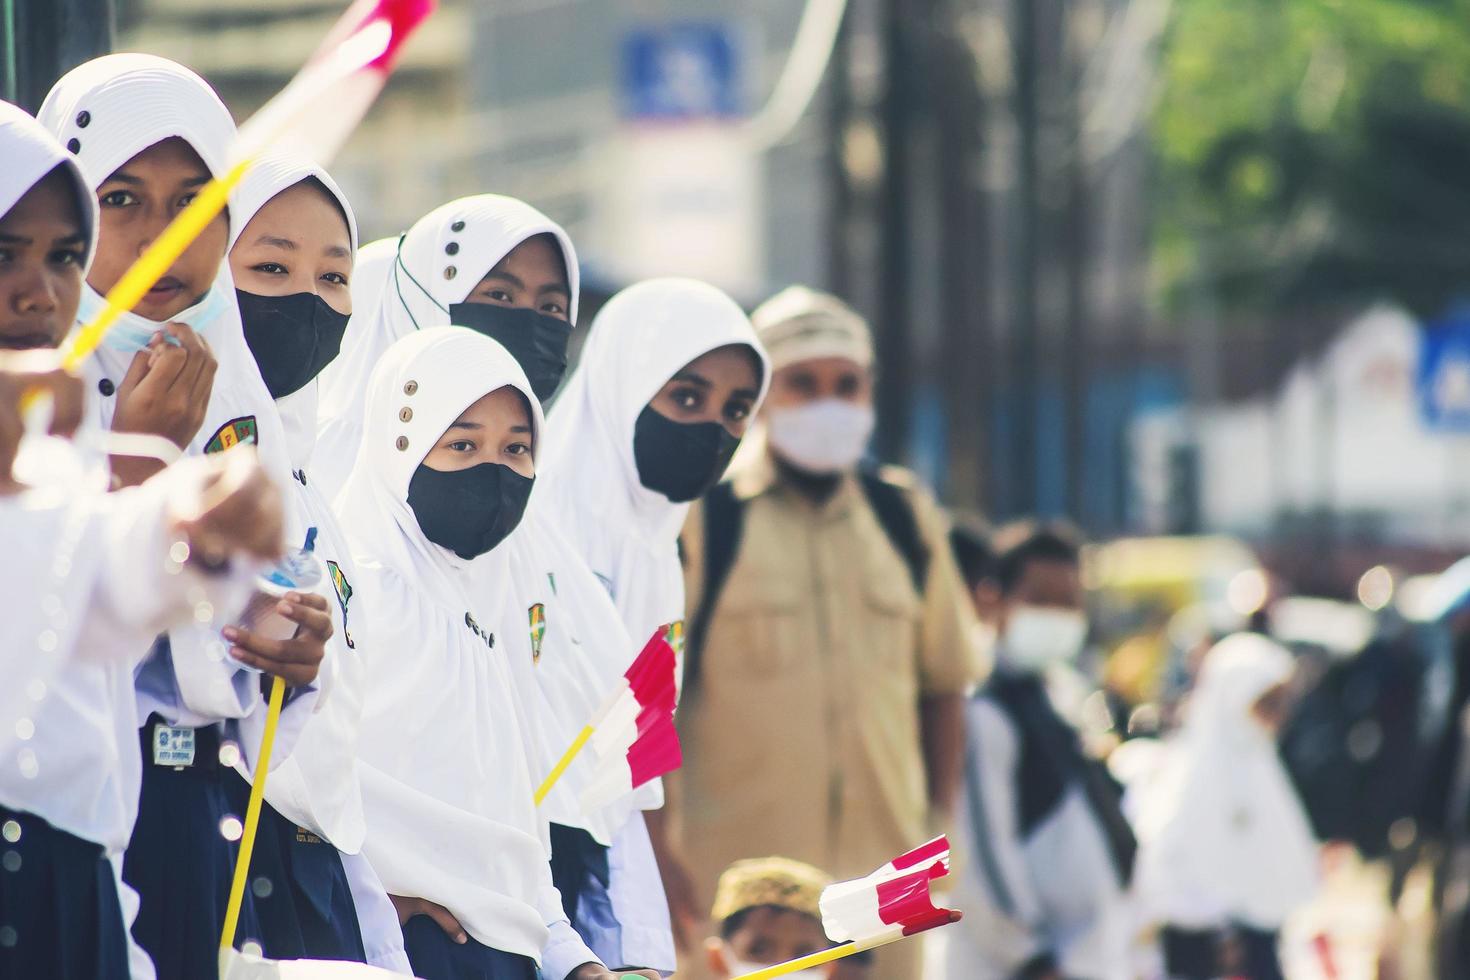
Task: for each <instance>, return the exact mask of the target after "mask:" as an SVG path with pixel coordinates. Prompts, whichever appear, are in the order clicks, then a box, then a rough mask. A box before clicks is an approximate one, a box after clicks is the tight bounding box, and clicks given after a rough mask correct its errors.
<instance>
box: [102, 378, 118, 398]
mask: <svg viewBox="0 0 1470 980" xmlns="http://www.w3.org/2000/svg"><path fill="white" fill-rule="evenodd" d="M97 390H98V391H100V392H102V397H103V398H111V397H112V395H113V393H114V392H116V391H117V385H115V384H113V383H112V379H111V378H103V379H102V380H101V381H99V382H97Z"/></svg>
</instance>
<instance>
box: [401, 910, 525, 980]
mask: <svg viewBox="0 0 1470 980" xmlns="http://www.w3.org/2000/svg"><path fill="white" fill-rule="evenodd" d="M403 947H404V950H405V951H406V952H407V953H408V962H409V963H410V964H412V965H413V972H414V976H417V977H422V978H423V980H536V961H535V960H533V959H531V958H530V957H529V956H516V955H515V954H514V953H503V952H501V951H500V950H498V949H491V948H490V947H489V946H485V945H483V944H481V943H477V942H475V939H474V937H473V936H472V937H470V939H469V940H468V941H466V942H464V943H457V942H455V941H454V940H453V939H450V938H449V937H448V936H446V935H445V934H444V930H443V929H441V928H439V923H437V922H435V921H434V920H433V919H431V918H429V917H428V916H427V915H416V916H414V917H413V918H412V919H409V920H408V921H407V922H405V923H404V924H403Z"/></svg>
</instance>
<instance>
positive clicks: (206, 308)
mask: <svg viewBox="0 0 1470 980" xmlns="http://www.w3.org/2000/svg"><path fill="white" fill-rule="evenodd" d="M106 305H107V301H106V300H104V299H103V298H102V296H101V295H100V294H99V293H98V292H97V291H96V290H95V289H93V288H92V287H91V286H86V285H83V286H82V302H81V304H80V306H79V307H78V308H77V323H78V325H80V324H83V323H90V322H91V321H92V320H94V319H95V318H96V317H97V316H98V315H99V314H100V313H101V312H102V310H103V309H104V308H105V307H106ZM229 305H230V301H229V298H228V297H227V296H226V295H225V291H224V290H222V289H220V288H219V287H218V286H212V287H210V290H209V292H207V293H205V294H204V298H203V299H201V300H200V301H199V302H197V303H195V304H194V305H193V306H191V307H189V308H188V309H187V310H184V311H182V312H181V313H178V314H175V315H174V316H171V317H169V321H170V322H174V321H177V322H180V323H187V324H188V325H189V326H190V327H192V328H193V329H194V332H195V333H197V334H200V335H202V336H205V337H207V336H208V335H209V328H210V326H211V325H212V324H213V323H214V321H216V320H218V319H219V318H220V317H221V316H222V315H224V313H225V311H226V310H228V309H229ZM162 329H163V324H162V323H157V322H155V321H153V320H150V319H148V318H147V317H144V316H139V315H138V314H136V313H124V314H122V315H121V316H119V317H118V318H117V320H116V322H114V323H113V325H112V326H111V327H109V328H108V329H107V333H106V335H105V336H103V338H102V346H103V347H106V348H107V349H108V350H112V351H117V352H118V353H121V354H136V353H137V352H138V351H140V350H145V349H147V347H148V341H150V340H152V339H153V335H154V334H156V333H158V332H159V331H160V330H162ZM163 338H164V340H165V342H167V343H170V344H173V345H175V346H178V343H179V342H178V341H177V340H175V339H174V338H173V337H171V336H170V335H169V334H167V333H165V334H164V335H163Z"/></svg>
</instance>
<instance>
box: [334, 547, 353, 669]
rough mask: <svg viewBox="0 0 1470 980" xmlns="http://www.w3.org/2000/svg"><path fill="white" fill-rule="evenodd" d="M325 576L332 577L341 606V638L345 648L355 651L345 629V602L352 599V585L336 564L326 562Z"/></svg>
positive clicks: (349, 635)
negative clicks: (343, 639) (345, 643)
mask: <svg viewBox="0 0 1470 980" xmlns="http://www.w3.org/2000/svg"><path fill="white" fill-rule="evenodd" d="M327 574H328V575H330V576H332V588H334V589H336V590H337V601H338V602H339V603H341V605H342V636H343V637H344V638H345V639H346V640H347V647H348V649H350V650H356V649H357V644H356V643H353V642H352V630H350V629H348V628H347V602H348V600H349V599H351V598H352V583H351V582H349V581H347V576H346V575H343V574H342V569H341V567H339V566H338V565H337V563H336V562H334V561H331V560H328V561H327Z"/></svg>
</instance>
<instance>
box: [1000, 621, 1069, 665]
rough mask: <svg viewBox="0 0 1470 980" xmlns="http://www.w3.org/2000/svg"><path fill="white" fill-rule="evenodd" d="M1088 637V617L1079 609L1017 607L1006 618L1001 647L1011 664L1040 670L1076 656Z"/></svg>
mask: <svg viewBox="0 0 1470 980" xmlns="http://www.w3.org/2000/svg"><path fill="white" fill-rule="evenodd" d="M1086 639H1087V617H1085V616H1083V615H1082V613H1081V612H1080V611H1078V610H1076V609H1054V608H1051V607H1048V606H1017V607H1016V608H1015V609H1013V610H1012V611H1011V614H1010V616H1008V617H1007V618H1006V627H1005V635H1004V636H1002V637H1001V648H1002V649H1003V650H1004V651H1005V659H1006V661H1007V662H1009V663H1010V665H1011V666H1012V667H1016V668H1018V669H1020V670H1028V671H1040V670H1044V669H1046V668H1047V667H1049V666H1051V665H1052V664H1058V663H1065V662H1066V661H1068V660H1072V659H1074V658H1075V657H1076V656H1077V654H1079V653H1081V652H1082V642H1083V641H1084V640H1086Z"/></svg>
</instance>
